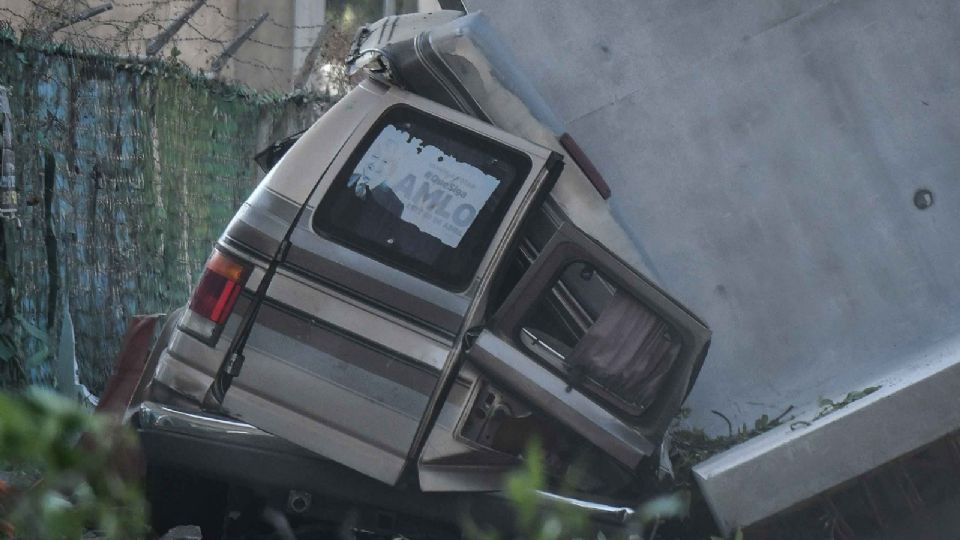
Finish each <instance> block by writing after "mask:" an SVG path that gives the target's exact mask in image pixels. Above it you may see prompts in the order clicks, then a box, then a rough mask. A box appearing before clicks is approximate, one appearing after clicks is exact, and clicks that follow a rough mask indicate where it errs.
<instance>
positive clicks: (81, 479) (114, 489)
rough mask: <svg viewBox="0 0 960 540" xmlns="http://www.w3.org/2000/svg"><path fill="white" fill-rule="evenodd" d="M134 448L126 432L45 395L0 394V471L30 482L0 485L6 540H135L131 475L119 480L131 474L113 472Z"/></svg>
mask: <svg viewBox="0 0 960 540" xmlns="http://www.w3.org/2000/svg"><path fill="white" fill-rule="evenodd" d="M81 438H82V440H81ZM135 448H136V445H135V438H134V435H133V434H132V433H131V432H129V431H128V430H127V429H125V428H121V427H118V426H116V425H114V424H113V423H111V422H109V421H108V420H107V419H106V418H105V417H101V416H98V415H96V414H91V413H89V412H88V411H87V410H85V409H83V408H82V407H81V406H80V405H79V404H78V403H76V402H73V401H71V400H68V399H66V398H64V397H62V396H60V395H58V394H55V393H53V392H51V391H49V390H45V389H39V388H31V389H29V390H27V391H26V392H23V393H19V394H13V393H0V465H2V467H3V469H4V470H6V471H12V472H13V473H15V474H14V475H17V474H18V475H19V477H20V478H24V477H26V478H28V479H33V480H34V481H32V482H27V485H16V484H18V483H19V484H23V482H22V481H21V482H11V483H10V484H9V485H8V484H7V483H6V482H0V488H2V489H0V492H2V493H0V520H2V521H3V522H4V524H5V527H4V529H5V530H6V532H7V535H10V533H11V531H12V532H13V536H14V537H15V538H42V539H51V540H59V539H61V538H63V539H70V540H76V539H78V538H80V537H81V535H82V534H83V532H84V531H96V532H97V533H98V537H101V538H107V539H117V540H119V539H131V538H138V537H141V536H143V534H144V533H145V532H146V523H147V521H146V502H145V499H144V497H143V492H142V489H141V486H140V485H139V482H138V481H136V480H132V479H131V477H133V476H135V475H132V474H124V473H125V472H126V473H130V472H132V471H130V470H127V471H123V470H122V468H123V467H122V466H121V465H123V464H124V462H125V461H126V463H128V464H129V463H131V461H132V460H130V459H129V456H131V455H135V454H133V452H135ZM130 469H132V467H130ZM7 476H8V478H9V477H10V472H8V473H7ZM30 484H32V485H30ZM2 536H4V534H3V533H2V532H0V537H2Z"/></svg>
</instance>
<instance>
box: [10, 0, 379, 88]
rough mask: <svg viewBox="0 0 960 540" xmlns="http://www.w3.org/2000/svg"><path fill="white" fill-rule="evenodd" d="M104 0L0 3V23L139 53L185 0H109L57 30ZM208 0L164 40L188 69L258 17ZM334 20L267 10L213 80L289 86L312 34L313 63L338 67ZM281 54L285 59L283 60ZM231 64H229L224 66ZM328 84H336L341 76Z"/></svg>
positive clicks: (200, 65) (345, 39)
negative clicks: (106, 7)
mask: <svg viewBox="0 0 960 540" xmlns="http://www.w3.org/2000/svg"><path fill="white" fill-rule="evenodd" d="M106 1H108V0H82V1H79V2H78V1H75V0H26V5H27V6H29V8H28V9H29V11H28V10H27V9H24V10H20V11H18V10H13V9H10V8H9V7H6V6H0V22H3V21H6V22H8V23H9V26H11V27H12V28H14V29H16V31H18V32H20V33H21V35H26V34H27V33H29V34H31V35H32V36H34V37H35V38H39V39H49V40H51V42H61V43H65V44H68V45H71V46H74V47H77V48H82V49H84V50H94V51H98V52H102V53H106V54H114V55H122V56H142V55H144V54H145V51H146V46H147V44H148V43H150V42H151V41H152V40H154V39H155V38H157V36H160V35H162V33H163V32H164V30H165V29H166V28H168V27H169V26H170V25H171V24H172V23H173V21H175V20H176V19H177V18H178V17H179V14H180V13H182V12H183V11H182V9H178V8H179V7H180V5H185V4H186V3H187V2H186V0H120V1H116V0H110V3H111V4H112V5H113V10H112V11H109V12H105V13H102V14H100V15H97V16H94V17H92V18H90V19H88V20H84V21H79V22H76V23H74V24H72V25H70V26H67V27H64V28H57V26H59V25H60V24H62V23H63V22H65V21H69V20H71V19H72V18H73V17H75V16H76V14H77V13H79V12H81V11H83V10H85V9H89V8H90V7H91V6H95V5H100V4H102V3H103V2H106ZM214 1H215V0H210V1H208V2H207V3H205V4H203V5H202V6H201V7H200V9H199V10H198V11H197V13H196V14H195V15H194V16H193V17H191V18H189V19H187V21H186V24H185V25H184V27H183V28H182V29H181V30H180V31H179V32H178V33H177V34H176V35H175V36H174V37H173V38H172V39H171V40H170V42H169V43H168V44H166V46H165V47H164V48H163V52H162V53H161V54H164V55H165V56H172V57H177V59H178V61H181V62H184V63H187V64H188V65H189V66H190V67H192V68H194V69H198V70H207V69H209V66H210V64H211V63H212V62H213V60H214V59H215V58H216V57H218V56H220V55H221V54H223V51H224V50H225V49H226V48H227V47H228V45H229V44H230V43H231V42H232V41H233V40H234V39H235V38H236V36H237V35H239V34H240V33H242V32H243V31H244V30H246V29H247V28H249V26H250V25H251V24H253V23H255V22H256V21H257V19H258V18H259V17H245V16H241V15H238V13H237V12H236V10H237V9H238V8H239V6H234V7H232V8H231V7H230V6H227V5H218V4H216V3H213V2H214ZM222 3H223V2H221V4H222ZM269 8H270V6H269V4H265V5H264V9H263V11H269ZM368 11H369V9H368ZM118 12H120V13H122V14H121V15H119V16H118V15H114V16H110V13H118ZM328 15H330V13H329V12H328ZM341 22H342V21H337V20H327V21H321V22H319V23H316V24H297V21H291V23H288V22H287V21H280V20H277V19H276V18H274V16H273V15H268V16H267V18H266V19H265V20H264V21H263V23H262V26H261V28H260V29H258V30H257V31H256V32H255V33H254V34H253V35H251V36H249V37H248V38H247V39H246V41H245V42H244V43H243V45H242V46H241V47H240V48H239V49H238V50H237V51H236V52H235V53H234V54H232V55H231V57H230V58H229V63H228V64H227V68H226V69H224V70H222V71H220V72H219V73H218V74H217V77H218V78H220V79H222V80H225V81H227V82H239V83H242V84H247V85H249V86H253V87H254V88H257V89H261V90H270V91H289V90H291V89H292V84H293V81H294V79H295V78H297V75H298V73H297V72H298V71H299V69H298V66H295V65H294V56H293V55H298V54H300V55H302V54H303V53H305V52H307V51H309V50H311V49H313V48H314V47H316V46H317V45H318V44H317V43H315V41H316V40H317V39H321V40H323V42H322V43H320V45H321V49H320V55H319V59H318V60H317V64H316V65H318V66H321V65H328V64H333V65H340V64H342V58H343V57H344V56H345V55H346V52H347V50H346V49H347V45H348V43H349V37H351V36H352V34H353V31H352V30H353V29H352V28H342V27H341V26H343V25H342V24H341ZM298 33H305V34H306V36H304V38H300V37H296V36H295V34H298ZM348 34H349V35H348ZM301 39H304V41H301ZM305 41H309V43H306V42H305ZM278 55H279V56H278ZM283 55H291V57H290V58H289V59H288V60H284V59H282V58H283ZM231 64H232V65H233V66H234V67H233V69H231V68H230V67H229V66H230V65H231ZM240 66H243V67H244V68H245V69H244V70H241V71H242V73H241V71H238V70H237V69H236V68H237V67H240ZM329 71H330V70H326V71H325V73H327V72H329ZM238 74H240V75H242V77H243V80H238V79H237V76H238ZM327 76H328V75H326V74H320V73H318V72H314V73H313V74H312V76H311V77H308V78H307V81H308V83H307V84H308V85H313V86H314V87H317V88H319V87H329V85H330V84H331V81H329V80H318V78H319V79H322V78H323V77H327ZM335 83H336V84H338V85H342V84H343V83H344V81H335ZM304 89H310V88H304Z"/></svg>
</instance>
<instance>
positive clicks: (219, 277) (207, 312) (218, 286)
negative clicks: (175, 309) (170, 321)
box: [190, 250, 247, 325]
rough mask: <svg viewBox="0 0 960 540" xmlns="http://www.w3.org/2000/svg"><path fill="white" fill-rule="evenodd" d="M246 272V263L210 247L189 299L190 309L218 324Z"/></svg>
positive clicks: (224, 317)
mask: <svg viewBox="0 0 960 540" xmlns="http://www.w3.org/2000/svg"><path fill="white" fill-rule="evenodd" d="M246 274H247V266H246V265H244V264H243V263H242V262H240V261H238V260H237V259H235V258H233V257H231V256H229V255H227V254H225V253H223V252H221V251H220V250H214V251H213V254H212V255H211V256H210V259H209V260H207V265H206V268H205V269H204V271H203V276H201V277H200V283H199V284H197V288H196V289H195V290H194V291H193V297H192V298H190V311H192V312H194V313H196V314H197V315H200V316H201V317H203V318H205V319H207V320H210V321H213V322H214V323H216V324H218V325H220V324H223V323H225V322H227V317H229V316H230V312H231V311H232V310H233V304H234V303H236V301H237V297H238V296H239V295H240V289H242V288H243V281H244V278H246Z"/></svg>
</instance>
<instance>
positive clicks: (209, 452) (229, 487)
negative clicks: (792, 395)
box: [132, 12, 710, 538]
mask: <svg viewBox="0 0 960 540" xmlns="http://www.w3.org/2000/svg"><path fill="white" fill-rule="evenodd" d="M498 44H499V40H497V39H496V36H493V35H492V34H491V32H490V30H489V28H488V27H487V26H486V25H485V23H484V21H483V18H482V16H481V15H477V14H473V15H469V16H463V14H462V13H459V12H439V13H435V14H429V15H423V14H415V15H408V16H400V17H389V18H387V19H384V20H382V21H380V22H378V23H376V24H374V25H371V26H369V27H365V28H364V29H363V30H361V32H360V34H359V35H358V37H357V39H356V42H355V43H354V47H353V51H352V54H351V58H350V65H351V66H352V68H353V69H356V70H359V69H363V70H365V71H366V72H367V74H368V77H367V78H366V80H364V81H363V82H361V83H360V84H359V86H357V88H356V89H354V90H353V91H352V92H350V93H349V94H347V95H346V96H345V97H343V99H341V100H340V101H339V102H338V103H337V104H336V105H335V106H333V107H332V108H331V109H330V110H329V111H328V112H326V113H325V114H324V115H323V116H322V117H321V118H320V119H319V120H318V121H317V122H316V123H315V124H314V125H313V126H312V127H311V128H310V129H309V130H307V131H306V132H305V133H303V134H302V135H301V136H299V137H298V138H297V139H296V141H295V142H293V143H292V144H290V142H292V141H286V142H284V143H283V144H282V145H280V146H278V147H275V148H273V149H272V150H270V151H268V152H266V153H265V154H264V155H263V156H261V157H264V156H265V159H264V160H263V161H266V162H267V164H268V165H272V166H271V167H270V169H269V172H268V173H267V175H266V177H265V178H264V179H263V181H262V182H261V183H260V185H259V186H258V187H257V188H256V190H255V191H254V192H253V194H252V195H251V196H250V197H249V199H247V201H246V202H245V203H244V204H243V206H242V208H241V209H240V210H239V211H238V212H237V214H236V216H235V217H234V218H233V220H232V221H231V222H230V224H229V225H228V226H227V228H226V230H225V231H224V233H223V235H222V236H221V237H220V239H219V240H218V242H217V244H216V245H215V246H213V251H212V254H211V256H210V258H209V260H208V261H207V263H206V266H205V269H204V271H203V274H202V277H201V278H200V280H199V282H198V283H197V285H196V287H195V289H194V291H193V293H192V296H191V298H190V300H189V303H188V304H187V305H186V306H184V308H182V309H181V310H179V311H178V312H175V313H174V314H171V315H170V316H169V317H168V320H167V323H166V326H165V327H164V329H163V332H162V333H161V336H160V339H159V340H158V343H157V345H156V346H155V347H154V350H153V352H152V354H151V359H150V361H149V362H148V369H147V370H146V372H145V379H144V381H142V382H141V386H143V387H144V390H143V391H142V395H141V396H139V398H138V399H137V403H135V404H134V405H135V406H134V408H133V410H134V412H135V414H134V415H133V420H132V421H133V423H134V424H135V425H136V426H137V429H138V430H139V432H140V435H141V439H142V441H143V446H144V449H145V452H146V455H147V462H148V466H149V467H148V485H151V486H152V488H151V489H152V490H153V491H154V492H157V491H160V492H162V493H163V497H162V498H161V497H158V498H157V499H158V500H156V501H155V508H156V509H155V520H161V521H162V520H167V523H164V524H163V525H160V524H157V527H158V529H162V528H163V527H166V526H170V525H175V524H181V523H198V522H203V523H204V524H209V525H208V527H207V529H206V530H213V531H216V532H214V533H213V534H211V535H210V536H211V537H216V536H215V535H227V534H228V532H229V530H230V527H234V526H239V525H236V524H233V525H231V523H230V520H234V521H237V520H242V519H244V518H243V516H244V515H245V514H248V515H250V514H252V515H254V516H255V518H248V519H254V520H256V519H261V520H263V519H266V518H264V516H265V515H267V514H264V511H265V509H268V510H270V511H271V512H273V513H272V514H269V515H271V516H273V518H270V519H276V518H277V516H281V517H282V518H283V519H285V520H293V523H295V524H296V525H297V526H303V527H307V526H309V527H316V526H321V525H322V524H324V523H326V524H328V525H330V526H335V525H334V524H340V525H336V526H340V527H342V524H343V523H344V522H347V521H349V522H350V523H351V525H350V530H351V531H353V533H354V534H355V535H356V536H358V537H360V536H361V534H360V532H364V534H370V535H374V536H375V535H377V534H382V535H384V536H385V537H391V538H392V537H393V536H392V535H402V536H404V537H407V538H456V537H458V534H459V533H458V529H457V524H458V523H459V520H460V519H461V517H462V516H463V515H464V514H463V513H464V511H467V512H468V513H469V514H470V515H472V516H473V517H474V518H475V519H477V520H478V521H481V522H486V523H492V524H495V525H501V526H505V524H503V523H499V520H503V519H504V518H503V515H504V513H503V509H504V504H503V501H502V499H500V498H499V496H498V495H497V494H496V492H497V491H498V490H500V488H501V487H502V486H503V482H504V475H505V474H507V473H508V472H510V471H512V470H514V469H516V468H517V466H518V465H520V464H521V463H522V462H523V458H524V452H525V450H526V449H527V447H528V445H529V444H530V443H531V441H533V440H537V441H539V442H540V445H541V447H542V449H543V452H544V457H545V459H544V462H545V464H546V471H545V472H546V475H547V477H548V478H549V481H550V484H551V486H552V487H554V488H555V489H556V490H558V491H557V492H555V493H543V496H544V497H546V498H551V500H555V501H561V502H562V503H564V504H570V505H573V506H578V507H581V508H585V509H587V510H588V511H589V512H590V513H591V514H592V515H593V516H594V517H597V518H598V519H605V520H608V521H611V520H612V521H618V520H623V519H624V518H625V517H626V516H627V515H629V513H630V507H631V505H632V504H633V503H635V502H636V501H635V500H634V499H633V498H632V497H634V496H635V493H636V489H635V488H636V485H635V484H636V483H637V482H640V481H641V480H640V478H641V477H640V476H639V475H638V474H637V471H638V470H639V468H640V467H641V465H642V463H644V460H647V459H648V458H650V457H651V456H654V457H655V456H656V455H657V452H658V449H659V444H660V441H661V438H662V437H663V434H664V432H665V430H666V428H667V426H668V424H669V423H670V422H671V420H672V419H673V418H674V417H675V415H676V414H677V413H678V411H679V408H680V405H681V403H682V401H683V399H684V397H685V396H686V394H687V393H688V391H689V389H690V387H691V386H692V384H693V382H694V380H695V378H696V375H697V373H698V371H699V369H700V366H701V364H702V362H703V360H704V357H705V355H706V351H707V347H708V344H709V339H710V333H709V330H708V329H707V327H706V325H705V324H704V323H703V322H702V321H700V320H699V319H698V318H697V317H696V316H695V315H693V314H692V313H691V312H689V311H688V310H687V309H686V308H684V307H683V306H682V305H681V304H680V303H679V302H677V301H676V300H675V299H674V298H672V297H671V296H670V295H669V294H667V293H666V292H665V291H663V290H661V289H660V288H659V287H657V286H656V284H655V283H653V282H652V281H651V280H650V279H648V278H647V277H645V276H644V274H643V265H642V261H641V259H640V257H639V255H638V254H637V253H636V249H635V248H634V247H633V244H632V243H631V242H630V241H629V239H628V237H627V235H626V234H625V233H624V231H623V230H622V229H621V228H620V227H619V225H617V223H616V221H615V220H614V219H613V217H612V215H611V214H610V211H609V207H608V205H607V202H606V198H607V197H609V196H611V194H610V192H609V188H607V186H606V184H605V183H604V182H603V180H602V177H600V175H599V173H598V172H597V170H596V168H595V167H593V165H592V164H590V162H589V159H588V158H587V157H586V155H585V154H584V153H583V151H582V150H580V149H579V148H578V147H577V145H576V143H575V142H574V141H573V140H572V139H571V138H570V136H569V135H566V134H563V133H560V132H559V130H557V129H556V126H558V125H559V122H556V121H555V120H553V119H552V117H551V113H550V112H549V107H547V106H546V104H545V103H544V102H543V100H542V99H541V98H539V96H538V95H537V94H536V92H535V91H534V90H533V89H532V87H531V86H530V84H529V83H528V82H527V81H526V80H525V79H524V78H523V75H522V74H521V73H520V72H519V71H518V70H517V69H516V68H515V67H514V66H513V65H512V63H511V61H510V58H509V54H508V52H506V51H503V50H501V48H500V45H498ZM287 147H289V149H287ZM274 162H275V163H274ZM178 490H179V491H178ZM559 490H562V492H560V491H559ZM178 492H183V493H182V497H181V496H177V495H176V493H178ZM160 499H162V501H161V500H160ZM178 502H179V503H180V504H178ZM465 508H466V509H467V510H464V509H465ZM251 509H252V510H251ZM351 520H352V521H351ZM267 521H270V520H269V519H267ZM311 530H312V529H311ZM205 537H206V536H205Z"/></svg>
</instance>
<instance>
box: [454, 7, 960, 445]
mask: <svg viewBox="0 0 960 540" xmlns="http://www.w3.org/2000/svg"><path fill="white" fill-rule="evenodd" d="M465 5H466V7H467V9H468V10H471V11H475V10H478V9H479V10H483V11H484V12H485V13H486V14H487V16H488V17H489V18H490V19H491V22H492V24H493V25H494V27H496V28H497V30H498V31H499V32H500V33H501V34H502V35H503V36H504V37H505V39H506V40H507V41H508V42H509V43H508V44H509V45H510V47H511V48H512V50H513V51H514V52H515V53H516V55H517V57H518V62H519V63H520V65H521V66H522V67H524V68H525V69H526V70H527V71H528V72H529V74H530V76H531V79H532V80H533V81H534V82H535V83H536V85H537V86H538V89H539V90H540V92H541V93H542V94H543V95H544V96H545V97H546V98H547V100H548V101H550V102H551V104H552V105H553V106H554V107H555V109H556V110H557V112H558V114H559V116H560V117H561V118H562V119H563V120H564V121H565V122H566V127H567V130H568V131H569V132H570V133H571V134H572V135H573V136H574V137H575V138H576V140H577V141H578V142H579V143H580V145H581V146H582V147H583V148H584V149H585V150H586V152H587V153H588V154H589V155H590V156H591V158H592V159H593V160H594V162H595V163H596V164H597V166H598V168H599V169H600V170H601V172H602V173H603V174H604V175H605V177H606V179H607V180H608V182H609V183H610V184H611V186H612V188H613V194H614V197H613V199H612V205H613V207H614V209H615V211H616V212H617V215H618V217H619V219H620V220H621V222H622V224H623V225H624V227H625V228H626V229H627V230H628V231H629V232H631V233H632V234H633V237H634V240H635V242H636V243H637V245H638V246H639V247H640V249H641V251H642V252H644V253H646V254H647V256H648V257H649V265H650V267H651V268H652V269H653V272H654V274H655V275H654V276H653V277H654V278H655V279H657V280H658V281H659V282H660V283H661V284H663V285H664V286H665V287H666V289H667V290H669V291H670V292H671V293H672V294H675V295H677V296H678V297H680V298H681V299H682V300H683V301H685V302H686V303H688V304H689V305H690V307H691V308H692V309H694V311H696V312H697V313H698V314H700V315H702V316H704V318H705V319H706V320H707V322H708V323H709V324H710V325H711V327H712V328H713V330H714V336H715V338H714V345H713V347H712V348H711V352H710V356H709V357H708V359H707V361H706V364H705V366H704V369H703V371H702V373H701V374H700V378H699V381H698V384H697V386H696V387H695V389H694V391H693V394H692V395H691V397H690V399H689V401H688V404H689V405H690V406H691V407H692V409H693V414H692V416H691V422H693V423H694V424H695V425H697V426H700V427H704V428H706V429H707V430H708V431H709V432H713V433H720V432H725V431H726V425H725V424H724V423H723V421H722V420H720V419H719V418H717V417H716V416H715V415H712V414H710V412H709V411H710V410H718V411H721V412H723V413H724V414H725V415H726V416H728V417H730V418H731V419H732V420H733V421H734V422H735V423H737V424H739V423H747V424H750V425H752V423H753V420H754V419H756V418H757V417H759V416H760V415H762V414H768V415H771V417H772V416H776V415H777V414H779V413H780V412H781V411H782V410H783V409H784V408H785V407H786V406H787V405H790V404H793V405H796V406H798V407H799V408H801V409H802V408H803V407H805V406H806V407H807V408H810V407H812V406H813V404H815V403H816V400H817V399H818V398H820V397H822V396H825V397H831V398H837V397H842V396H843V394H845V393H846V392H848V391H851V390H858V389H861V388H864V387H866V386H869V385H870V384H871V383H872V382H873V381H875V380H877V379H880V378H884V377H885V376H888V375H889V374H891V373H894V372H895V371H896V370H898V369H899V368H900V367H902V366H903V365H905V364H906V363H908V362H909V359H910V358H915V357H920V356H923V355H924V354H925V352H927V351H928V350H930V348H931V347H933V346H934V344H936V343H938V342H941V341H943V340H945V339H949V338H951V337H952V336H955V335H957V334H958V333H960V235H958V234H957V231H958V230H960V212H958V211H957V210H956V209H957V207H958V205H960V183H958V181H957V180H958V175H960V150H958V149H960V122H958V121H957V120H958V119H960V60H958V56H957V51H958V50H960V5H958V4H957V3H956V2H955V1H953V0H917V1H913V2H902V1H899V0H840V1H837V0H775V1H767V0H752V1H739V0H736V1H735V0H681V1H677V0H644V1H635V0H630V1H628V0H619V1H609V2H604V3H602V4H597V3H595V2H574V1H569V2H563V3H562V4H558V3H557V2H555V1H552V0H527V1H524V2H507V1H505V0H466V2H465ZM920 189H928V190H930V192H932V194H933V199H934V203H933V205H932V206H930V207H929V208H927V209H925V210H920V209H918V208H917V207H916V206H915V205H914V201H913V199H914V194H915V193H916V192H917V190H920ZM944 421H946V420H944ZM956 426H960V423H957V424H954V426H953V427H956ZM880 433H883V434H886V435H888V436H892V434H891V433H888V432H886V431H883V430H881V431H880Z"/></svg>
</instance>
